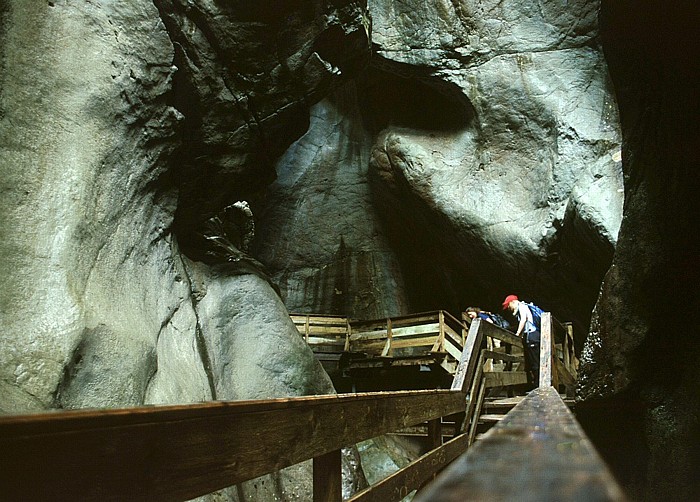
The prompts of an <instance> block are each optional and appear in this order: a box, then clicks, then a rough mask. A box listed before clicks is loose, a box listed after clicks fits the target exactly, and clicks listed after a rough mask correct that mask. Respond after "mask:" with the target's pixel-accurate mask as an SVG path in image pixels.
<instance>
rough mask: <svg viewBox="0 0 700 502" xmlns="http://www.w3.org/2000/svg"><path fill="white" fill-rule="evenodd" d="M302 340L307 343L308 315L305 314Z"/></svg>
mask: <svg viewBox="0 0 700 502" xmlns="http://www.w3.org/2000/svg"><path fill="white" fill-rule="evenodd" d="M304 341H305V342H306V343H307V344H308V343H309V316H308V315H307V316H306V322H305V323H304Z"/></svg>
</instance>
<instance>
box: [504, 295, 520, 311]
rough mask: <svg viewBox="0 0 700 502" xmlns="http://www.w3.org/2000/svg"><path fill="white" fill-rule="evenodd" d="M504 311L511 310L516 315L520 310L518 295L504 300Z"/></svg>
mask: <svg viewBox="0 0 700 502" xmlns="http://www.w3.org/2000/svg"><path fill="white" fill-rule="evenodd" d="M503 310H510V311H511V312H513V313H515V312H516V311H517V310H518V297H517V296H516V295H508V296H506V299H505V300H503Z"/></svg>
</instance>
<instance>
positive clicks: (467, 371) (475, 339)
mask: <svg viewBox="0 0 700 502" xmlns="http://www.w3.org/2000/svg"><path fill="white" fill-rule="evenodd" d="M484 324H490V323H486V322H482V321H481V319H475V320H474V322H473V323H472V324H471V326H470V327H469V332H468V333H467V340H466V342H465V343H464V350H463V351H462V357H461V358H460V364H459V367H458V368H457V372H456V373H455V376H454V379H453V380H452V387H451V389H452V390H455V391H462V392H465V393H466V389H467V386H468V385H470V384H471V381H472V377H473V376H474V373H475V371H476V367H477V362H478V359H479V356H480V354H479V349H480V348H481V341H482V340H483V333H482V332H481V330H480V328H481V326H482V325H484Z"/></svg>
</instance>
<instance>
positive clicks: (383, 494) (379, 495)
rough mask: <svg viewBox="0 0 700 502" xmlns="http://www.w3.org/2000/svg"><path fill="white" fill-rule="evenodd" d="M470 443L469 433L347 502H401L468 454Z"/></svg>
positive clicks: (424, 456) (427, 454)
mask: <svg viewBox="0 0 700 502" xmlns="http://www.w3.org/2000/svg"><path fill="white" fill-rule="evenodd" d="M467 440H468V438H467V435H466V434H461V435H459V436H457V437H456V438H454V439H452V440H450V441H448V442H447V443H445V444H444V445H442V446H441V447H440V448H437V449H435V450H432V451H430V452H428V453H426V454H425V455H423V456H422V457H420V458H418V459H416V460H414V461H413V462H411V463H410V464H408V465H407V466H406V467H404V468H403V469H401V470H399V471H397V472H395V473H394V474H392V475H391V476H389V477H387V478H385V479H383V480H381V481H380V482H378V483H377V484H374V485H372V486H370V487H369V488H367V489H365V490H363V491H361V492H358V493H357V494H355V495H354V496H353V497H351V498H350V499H349V500H348V501H347V502H398V501H399V500H402V499H403V498H404V497H406V495H408V494H409V493H411V492H412V491H413V490H416V489H418V488H420V487H421V486H422V485H423V482H424V481H425V480H426V479H428V478H429V477H430V476H431V475H432V474H433V473H434V472H439V471H440V470H441V469H442V468H444V467H445V466H446V465H447V464H449V463H450V462H452V461H453V460H454V459H455V458H457V457H458V456H459V455H461V454H462V453H464V451H465V450H466V449H467Z"/></svg>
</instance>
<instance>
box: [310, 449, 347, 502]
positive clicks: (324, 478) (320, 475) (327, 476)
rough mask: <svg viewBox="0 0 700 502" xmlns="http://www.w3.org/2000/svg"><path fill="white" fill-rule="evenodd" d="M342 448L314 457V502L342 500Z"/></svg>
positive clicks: (336, 501) (340, 501) (338, 501)
mask: <svg viewBox="0 0 700 502" xmlns="http://www.w3.org/2000/svg"><path fill="white" fill-rule="evenodd" d="M342 486H343V485H342V470H341V456H340V450H334V451H331V452H329V453H326V454H325V455H321V456H319V457H314V502H342V500H343V494H342Z"/></svg>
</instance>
